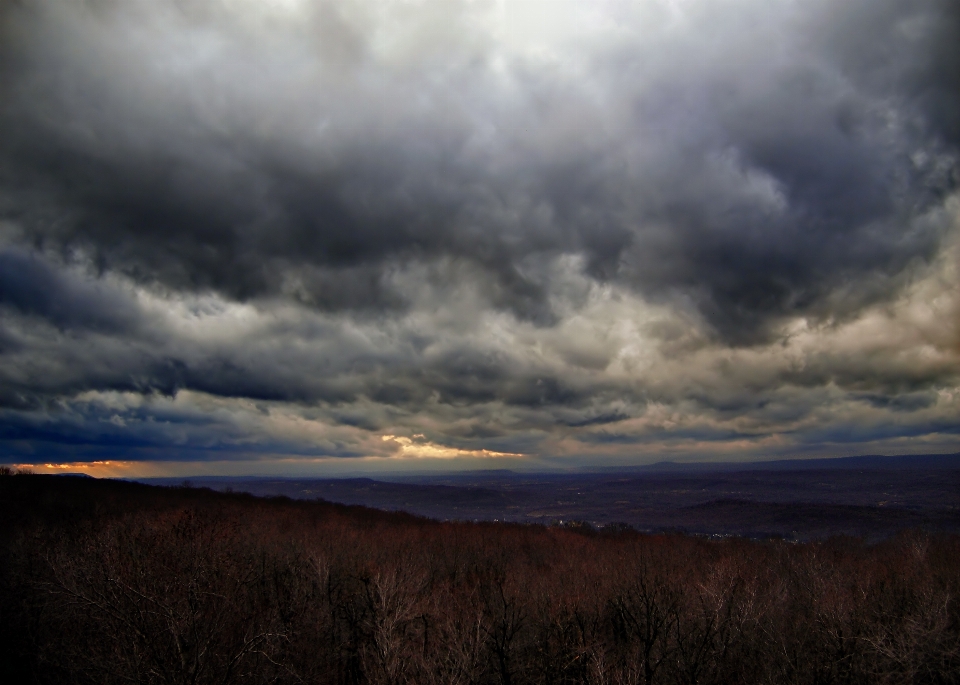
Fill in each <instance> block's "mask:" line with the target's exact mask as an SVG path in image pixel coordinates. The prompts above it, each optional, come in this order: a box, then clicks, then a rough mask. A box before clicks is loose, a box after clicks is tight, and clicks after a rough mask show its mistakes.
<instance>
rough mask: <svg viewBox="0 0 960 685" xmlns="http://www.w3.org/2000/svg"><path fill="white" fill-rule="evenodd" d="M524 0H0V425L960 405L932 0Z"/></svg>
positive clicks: (263, 442) (591, 438) (296, 450)
mask: <svg viewBox="0 0 960 685" xmlns="http://www.w3.org/2000/svg"><path fill="white" fill-rule="evenodd" d="M550 6H551V7H554V8H555V11H553V10H551V14H550V16H548V15H547V13H546V10H545V9H544V8H545V7H547V5H545V4H536V3H534V4H526V5H525V4H523V3H507V5H504V6H500V5H495V4H485V3H468V2H464V3H457V2H424V3H421V4H417V5H416V8H415V9H414V8H412V7H411V6H408V5H406V4H403V3H391V2H366V1H365V0H355V1H347V2H337V3H333V2H309V1H307V0H303V1H300V0H289V1H285V2H275V3H272V2H260V1H258V0H229V1H227V0H223V1H220V0H196V1H195V2H179V1H175V0H142V1H141V0H130V1H128V2H120V1H118V0H62V1H61V0H21V1H18V2H8V3H3V4H2V5H0V407H2V408H3V409H2V411H4V412H6V413H5V414H3V416H2V417H0V441H2V442H3V443H4V444H6V445H7V446H8V447H7V448H5V449H10V450H14V451H16V453H17V454H21V453H22V454H27V453H29V452H30V450H32V449H34V448H35V447H36V446H37V445H46V446H47V447H46V448H44V449H48V450H52V451H53V452H56V453H57V454H61V453H63V454H67V453H68V452H69V451H70V450H75V451H76V453H77V454H81V453H82V454H84V455H88V450H93V449H95V448H96V445H102V446H103V448H104V450H107V451H108V452H109V453H110V454H111V455H121V454H126V455H127V457H126V458H131V459H132V458H137V459H154V458H158V457H155V456H154V457H151V456H148V455H150V454H153V453H154V451H155V450H159V449H161V448H162V446H163V445H164V444H168V445H177V446H178V447H177V450H179V452H178V454H187V453H190V454H193V453H194V452H191V450H194V451H196V450H199V451H200V452H202V451H203V450H209V451H211V452H229V451H230V450H235V451H237V453H238V454H240V453H243V454H253V453H258V452H262V453H274V452H275V453H291V454H306V455H326V456H345V457H351V456H357V455H374V454H375V455H380V456H383V455H393V454H396V453H398V450H399V451H400V452H402V451H403V449H405V447H411V446H413V447H415V446H416V444H419V443H413V442H411V443H409V444H406V443H401V442H397V441H396V440H393V439H392V438H390V437H389V436H394V437H401V438H404V439H407V440H413V436H417V435H421V436H423V437H422V438H417V440H421V441H423V442H422V445H421V446H423V447H424V449H427V450H428V448H429V449H434V448H436V449H439V448H437V447H436V446H438V445H439V446H447V447H450V448H451V449H452V448H456V449H460V450H464V451H469V450H477V449H487V450H494V451H498V452H502V453H521V452H523V453H534V452H543V453H547V452H550V451H551V450H553V451H554V452H555V453H557V454H580V453H581V452H578V451H577V450H579V449H581V447H578V446H577V445H578V444H580V443H582V445H587V446H588V448H589V449H593V448H594V447H595V448H596V449H605V448H606V447H605V446H607V447H609V449H611V450H613V449H616V447H617V445H622V446H626V448H629V446H630V445H640V446H651V445H655V444H658V443H659V444H667V443H669V444H678V443H683V442H686V443H690V444H698V445H699V444H706V443H710V442H716V443H723V442H736V441H750V440H754V439H758V440H759V439H761V438H763V436H769V435H772V434H778V435H784V436H794V437H795V439H796V441H797V442H798V444H799V443H803V442H804V441H805V440H807V438H804V437H802V436H810V435H817V436H821V437H820V438H818V439H822V440H824V441H827V442H829V441H836V442H848V441H850V440H853V439H854V438H846V437H843V436H844V435H848V436H857V437H856V438H855V439H856V440H868V439H869V437H870V436H871V435H874V436H879V437H880V438H882V437H884V436H887V437H896V436H898V435H899V436H908V435H927V434H929V433H937V434H952V432H955V431H953V430H952V428H951V426H955V425H956V421H955V418H953V419H951V418H950V416H951V412H952V411H953V407H954V406H955V405H956V404H957V402H958V401H960V400H958V398H960V393H958V391H957V390H956V388H957V384H958V383H960V366H958V360H957V352H958V351H960V324H957V323H956V321H958V320H960V319H957V315H958V313H960V304H957V303H956V296H955V293H954V292H953V291H954V290H955V288H954V286H953V285H952V284H955V283H956V274H955V270H954V271H951V269H952V268H953V267H951V264H952V263H953V262H952V261H951V260H954V261H956V256H957V254H958V249H960V248H957V247H956V241H957V224H956V222H957V216H960V210H958V208H957V205H956V200H955V198H956V190H957V183H958V179H960V175H958V159H960V123H958V122H960V48H958V45H960V9H958V7H957V5H956V3H953V2H949V1H948V0H926V1H922V2H900V1H896V0H853V1H851V2H844V3H836V2H827V1H826V0H821V1H811V2H806V3H779V2H751V1H749V0H743V1H735V2H730V3H714V2H684V3H670V2H655V1H651V2H646V3H635V2H617V1H616V0H610V1H609V2H606V3H596V4H586V3H583V4H578V3H571V4H564V3H563V2H561V0H557V3H556V4H551V5H550ZM524 7H526V8H527V10H529V11H533V12H534V15H535V16H534V19H533V20H529V19H528V25H526V28H524V27H523V26H522V25H520V24H518V23H517V21H518V20H517V19H516V16H514V15H510V14H509V13H510V12H514V13H516V12H519V13H520V14H521V15H522V14H523V11H527V10H523V8H524ZM531 8H532V9H531ZM498 13H499V14H498ZM591 13H594V14H591ZM501 14H502V15H503V16H501ZM498 17H500V18H498ZM505 17H506V18H505ZM511 17H513V18H512V19H511ZM558 18H559V19H558ZM556 21H559V24H557V23H556ZM551 22H554V23H551ZM564 22H566V23H564ZM551 26H552V27H553V28H551ZM518 27H519V28H518ZM550 31H553V33H550ZM952 198H953V199H952ZM951 203H953V204H951ZM801 324H802V325H801ZM164 412H172V413H169V414H164ZM884 417H886V419H889V422H888V423H889V425H888V427H886V428H883V426H884V425H885V424H884V420H886V419H885V418H884ZM891 417H893V418H892V419H891ZM911 422H913V423H911ZM916 426H921V428H916ZM898 431H899V432H898ZM917 431H919V432H917ZM925 431H926V432H925ZM796 436H800V437H796ZM384 437H386V438H387V439H386V440H383V439H382V438H384ZM794 437H791V439H794ZM811 439H812V438H811ZM878 439H879V438H878ZM11 445H16V446H17V447H16V448H15V449H14V448H13V447H9V446H11ZM57 445H59V446H60V447H56V446H57ZM591 446H592V447H591ZM411 449H412V447H411ZM585 449H586V448H585ZM124 450H126V451H124ZM428 451H429V450H428ZM198 453H199V452H198ZM582 453H584V454H585V453H586V451H584V452H582ZM91 454H92V452H91ZM130 455H134V456H130ZM136 455H139V456H136ZM37 458H39V457H37ZM117 458H120V457H117ZM171 458H172V457H171ZM0 461H3V460H2V459H0Z"/></svg>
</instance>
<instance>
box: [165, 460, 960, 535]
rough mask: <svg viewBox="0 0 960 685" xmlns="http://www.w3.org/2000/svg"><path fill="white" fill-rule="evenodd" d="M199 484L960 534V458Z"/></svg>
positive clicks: (408, 506)
mask: <svg viewBox="0 0 960 685" xmlns="http://www.w3.org/2000/svg"><path fill="white" fill-rule="evenodd" d="M744 469H748V470H744ZM160 482H163V481H160ZM176 482H177V481H175V480H169V481H166V484H174V483H176ZM195 483H196V484H198V485H205V486H207V487H211V488H213V489H217V490H226V489H234V490H238V491H244V492H250V493H253V494H257V495H285V496H287V497H291V498H295V499H315V498H317V497H321V498H323V499H325V500H329V501H332V502H340V503H343V504H359V505H363V506H368V507H375V508H378V509H388V510H395V511H407V512H410V513H414V514H417V515H420V516H427V517H430V518H436V519H440V520H451V521H454V520H466V521H509V522H516V523H544V524H556V523H561V522H563V523H569V522H571V521H573V522H585V523H587V524H589V525H591V526H593V527H595V528H601V527H603V526H609V525H611V524H626V525H629V526H630V527H632V528H635V529H637V530H639V531H643V532H666V531H680V532H687V533H694V534H704V535H739V536H745V537H754V538H766V537H771V536H780V537H783V538H786V539H791V540H812V539H819V538H824V537H829V536H831V535H853V536H858V537H866V538H867V539H869V540H881V539H883V538H886V537H889V536H891V535H894V534H896V533H897V532H898V531H900V530H908V529H913V528H922V529H924V530H930V531H942V532H953V533H960V454H956V455H931V456H929V457H854V458H849V459H834V460H813V461H806V462H797V461H793V462H767V463H764V464H755V465H752V466H750V467H745V466H744V465H742V464H741V465H735V464H704V465H676V464H658V465H655V466H652V467H647V468H646V469H637V470H635V471H633V472H620V473H616V472H607V473H572V474H533V475H531V474H518V473H512V472H510V471H491V472H474V473H467V474H457V475H445V476H420V477H406V478H401V479H395V480H394V481H392V482H387V481H384V480H373V479H370V478H352V479H350V478H347V479H325V480H321V479H310V480H292V479H267V478H263V479H228V478H206V479H199V480H197V481H195Z"/></svg>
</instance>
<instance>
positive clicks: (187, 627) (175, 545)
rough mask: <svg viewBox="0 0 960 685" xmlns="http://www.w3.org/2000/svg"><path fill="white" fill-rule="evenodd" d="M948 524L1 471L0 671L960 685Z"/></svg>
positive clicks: (365, 679) (161, 677)
mask: <svg viewBox="0 0 960 685" xmlns="http://www.w3.org/2000/svg"><path fill="white" fill-rule="evenodd" d="M958 593H960V539H958V537H957V536H954V535H950V534H944V533H929V532H922V531H909V532H901V533H899V534H898V535H896V536H894V537H892V538H888V539H886V540H884V541H882V542H879V543H876V544H869V543H867V542H865V541H864V540H863V539H855V538H849V537H846V538H831V539H827V540H820V541H815V542H807V543H791V542H787V541H783V540H766V541H759V540H746V539H742V538H725V539H722V540H711V539H706V538H702V537H690V536H686V535H680V534H669V535H651V534H642V533H638V532H636V531H632V530H614V529H612V528H610V529H606V530H605V531H604V532H596V531H591V530H588V529H585V528H565V527H544V526H540V525H517V524H492V523H468V522H456V523H454V522H447V523H442V522H437V521H431V520H427V519H422V518H416V517H414V516H411V515H408V514H399V513H389V512H383V511H375V510H371V509H366V508H362V507H348V506H344V505H336V504H331V503H328V502H323V501H297V500H291V499H287V498H271V499H260V498H255V497H253V496H250V495H244V494H237V493H219V492H215V491H213V490H209V489H203V488H185V487H157V486H148V485H143V484H137V483H126V482H118V481H98V480H94V479H89V478H64V477H54V476H32V475H9V474H3V475H0V681H2V682H4V683H21V682H24V683H31V682H32V683H90V684H93V683H103V684H107V683H109V684H113V683H116V684H118V685H119V684H120V683H150V684H152V683H157V684H160V683H169V684H171V685H172V684H174V683H177V684H184V685H185V684H187V683H191V684H197V685H200V684H206V683H223V684H229V683H276V684H278V685H280V684H286V683H319V684H326V683H330V684H331V685H334V684H336V685H346V684H355V685H360V684H366V683H370V684H378V685H379V684H383V685H387V684H391V685H401V684H411V685H412V684H424V685H430V684H433V683H436V684H444V685H449V684H457V683H463V684H468V683H476V684H478V685H479V684H487V683H489V684H495V683H496V684H513V685H522V684H526V683H531V684H533V683H536V684H541V683H542V684H547V683H558V684H559V683H590V684H594V683H595V684H598V685H599V684H601V683H618V684H625V683H664V684H674V683H677V684H679V683H704V684H706V683H744V684H746V683H797V684H800V683H805V684H807V683H808V684H810V685H814V684H826V683H864V684H866V683H930V684H938V683H958V682H960V604H958Z"/></svg>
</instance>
